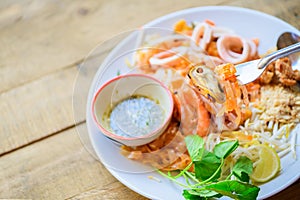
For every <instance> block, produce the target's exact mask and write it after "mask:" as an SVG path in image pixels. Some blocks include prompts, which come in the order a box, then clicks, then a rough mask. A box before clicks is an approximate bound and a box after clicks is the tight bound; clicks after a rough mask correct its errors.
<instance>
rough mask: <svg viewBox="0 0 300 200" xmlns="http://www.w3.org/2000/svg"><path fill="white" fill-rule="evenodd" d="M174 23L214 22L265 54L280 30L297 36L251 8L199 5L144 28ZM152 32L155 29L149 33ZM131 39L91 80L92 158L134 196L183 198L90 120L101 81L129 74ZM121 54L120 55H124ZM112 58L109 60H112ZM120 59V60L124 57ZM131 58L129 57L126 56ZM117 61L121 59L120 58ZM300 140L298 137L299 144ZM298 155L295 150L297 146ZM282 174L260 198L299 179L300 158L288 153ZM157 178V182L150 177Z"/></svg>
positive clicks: (177, 189)
mask: <svg viewBox="0 0 300 200" xmlns="http://www.w3.org/2000/svg"><path fill="white" fill-rule="evenodd" d="M179 19H186V20H187V21H189V22H191V21H203V20H205V19H211V20H213V21H214V22H215V23H216V24H217V25H218V26H224V27H228V28H230V29H233V30H234V31H235V32H236V33H237V34H239V35H241V36H244V37H246V38H259V39H260V45H259V53H264V52H266V51H267V50H268V49H270V48H272V47H274V46H275V45H276V39H277V38H278V36H279V35H280V34H281V33H282V32H284V31H293V32H296V33H298V34H300V32H299V31H298V30H297V29H296V28H294V27H292V26H291V25H289V24H288V23H286V22H284V21H282V20H280V19H278V18H275V17H273V16H270V15H267V14H264V13H261V12H257V11H254V10H249V9H244V8H238V7H225V6H212V7H199V8H192V9H187V10H182V11H179V12H175V13H172V14H169V15H166V16H163V17H161V18H158V19H156V20H154V21H152V22H150V23H148V24H146V25H145V26H144V27H161V28H166V29H171V28H172V26H173V24H174V23H175V22H176V21H178V20H179ZM153 30H154V31H155V28H154V29H153ZM135 40H136V35H135V33H132V34H131V35H130V36H129V37H127V38H126V39H125V40H123V41H122V42H121V43H120V44H119V45H117V47H116V48H115V49H114V50H113V51H112V52H111V53H110V54H109V56H108V57H107V58H106V59H105V61H104V62H103V64H102V65H101V67H100V68H99V70H98V72H97V74H96V75H95V77H94V80H93V83H92V87H91V88H90V91H89V97H88V105H87V112H86V119H87V127H88V132H89V137H90V139H91V141H92V145H93V147H94V149H95V151H96V153H97V156H98V157H99V159H100V160H101V161H102V163H103V164H104V165H105V166H106V167H107V169H108V170H109V171H110V173H111V174H112V175H113V176H115V177H116V178H117V179H118V180H119V181H120V182H122V183H123V184H124V185H126V186H127V187H129V188H130V189H132V190H134V191H135V192H137V193H139V194H141V195H143V196H145V197H148V198H150V199H183V197H182V188H180V187H179V186H177V185H174V184H173V183H171V182H170V181H169V180H167V179H165V178H163V177H162V176H160V175H159V174H157V173H156V172H153V170H152V169H151V168H149V167H145V166H144V165H141V164H139V163H136V162H133V161H130V160H128V159H126V158H124V157H123V156H122V155H120V152H119V151H120V150H119V146H118V145H116V144H115V143H113V142H111V141H110V140H108V139H107V138H105V137H104V136H103V135H102V134H101V133H100V132H99V131H98V129H97V127H96V125H95V123H94V122H93V120H92V117H91V105H90V103H91V99H92V96H93V95H94V93H95V91H96V89H97V88H99V87H100V85H101V84H103V83H104V82H105V81H107V80H109V79H111V78H113V77H114V76H116V75H117V74H118V73H130V71H131V69H129V68H127V67H126V65H125V64H124V61H125V59H126V57H128V56H129V55H130V52H131V51H130V50H132V49H134V48H135V46H134V45H135ZM124 52H125V53H124ZM116 57H117V58H118V59H117V60H114V59H115V58H116ZM123 57H124V58H123ZM129 57H130V56H129ZM120 58H121V59H120ZM299 139H300V137H298V142H297V143H298V144H299V143H300V141H299ZM296 151H297V155H298V156H300V147H297V150H296ZM281 162H282V170H281V172H280V175H279V176H277V177H276V178H275V179H273V180H271V181H270V182H268V183H266V184H263V185H261V186H260V188H261V190H260V193H259V199H264V198H267V197H269V196H271V195H274V194H276V193H278V192H279V191H281V190H283V189H285V188H286V187H288V186H289V185H290V184H292V183H293V182H295V181H296V180H297V179H298V178H299V177H300V171H299V169H298V168H299V166H300V160H299V159H298V160H295V159H294V158H293V157H292V156H291V155H290V154H288V155H286V156H285V157H284V158H282V159H281ZM149 176H153V177H156V178H158V179H159V180H160V182H158V181H155V180H153V179H149Z"/></svg>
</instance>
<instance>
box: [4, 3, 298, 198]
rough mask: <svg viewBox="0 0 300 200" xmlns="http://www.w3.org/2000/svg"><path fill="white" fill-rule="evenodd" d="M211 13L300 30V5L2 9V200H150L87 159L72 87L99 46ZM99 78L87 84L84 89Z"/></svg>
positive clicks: (287, 194) (294, 190)
mask: <svg viewBox="0 0 300 200" xmlns="http://www.w3.org/2000/svg"><path fill="white" fill-rule="evenodd" d="M205 5H230V6H240V7H246V8H251V9H255V10H259V11H262V12H265V13H268V14H271V15H274V16H276V17H278V18H280V19H283V20H285V21H287V22H288V23H290V24H291V25H293V26H295V27H296V28H298V29H299V28H300V23H299V20H300V4H299V2H298V1H295V0H278V1H273V0H253V1H243V0H211V1H205V2H204V1H199V0H191V1H181V0H173V1H172V2H171V1H161V0H144V1H138V0H128V1H123V0H110V1H104V0H99V1H93V0H86V1H80V0H64V1H58V0H44V1H39V0H23V1H18V0H2V1H0V45H1V50H0V82H1V84H0V111H1V114H0V198H21V199H24V198H27V199H141V200H144V199H146V198H144V197H142V196H140V195H139V194H137V193H135V192H133V191H131V190H130V189H128V188H127V187H125V186H124V185H122V184H121V183H120V182H119V181H117V180H116V179H115V178H114V177H112V176H111V175H110V174H109V172H108V171H107V170H106V169H105V168H104V166H103V165H102V164H101V163H100V162H99V161H98V160H96V159H94V157H93V156H92V154H91V153H89V152H91V151H92V149H91V146H90V145H87V142H88V141H87V140H83V139H86V138H79V135H78V131H80V129H82V128H83V127H84V125H85V124H84V120H85V110H80V112H78V113H77V114H78V115H76V118H75V120H74V116H73V108H72V99H73V97H74V96H73V95H74V94H73V86H74V81H75V80H76V78H77V74H78V71H79V66H80V65H81V64H82V61H84V58H85V57H86V56H87V55H88V53H89V52H90V51H91V50H92V49H93V48H94V47H95V46H96V45H97V44H99V43H101V42H103V41H107V40H108V39H109V38H111V37H112V36H114V35H116V34H119V33H120V32H123V31H127V30H130V29H134V28H136V27H140V26H141V25H143V24H145V23H147V22H149V21H151V20H153V19H155V18H157V17H160V16H162V15H165V14H168V13H170V12H173V11H177V10H182V9H186V8H191V7H197V6H205ZM109 48H110V47H109ZM109 48H108V49H109ZM106 53H107V51H106V50H105V51H103V52H100V53H99V54H98V55H99V57H98V58H100V57H101V56H102V57H101V59H102V58H103V57H104V56H105V55H106ZM88 60H89V61H91V63H90V64H93V58H92V59H88ZM95 62H96V65H97V62H99V60H97V61H95ZM95 70H96V69H95V68H92V71H88V72H87V76H86V77H85V76H84V75H83V76H82V82H81V83H83V85H82V87H83V88H88V87H89V84H90V82H89V81H90V77H89V76H90V74H92V73H94V72H95ZM83 74H84V73H83ZM85 79H86V80H87V81H86V82H85V81H84V80H85ZM77 95H78V96H79V97H80V96H82V97H85V96H86V95H87V91H86V90H82V91H80V90H79V92H78V93H77ZM78 96H77V99H79V100H78V102H77V103H78V107H80V108H84V105H85V100H84V98H83V99H80V98H78ZM76 122H79V124H81V125H80V126H78V127H76V128H77V129H75V124H76ZM80 139H81V140H80ZM83 143H84V144H85V147H84V146H83V145H82V144H83ZM86 148H87V149H86ZM299 188H300V181H299V180H298V181H297V182H296V183H295V184H293V185H292V186H290V187H289V188H287V189H286V190H284V191H283V192H280V193H279V194H277V195H275V196H273V197H271V198H270V199H272V200H273V199H274V200H275V199H289V200H293V199H297V198H298V196H299V195H300V190H299Z"/></svg>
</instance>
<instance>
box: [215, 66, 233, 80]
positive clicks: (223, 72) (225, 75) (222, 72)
mask: <svg viewBox="0 0 300 200" xmlns="http://www.w3.org/2000/svg"><path fill="white" fill-rule="evenodd" d="M215 71H216V72H217V73H218V75H219V76H220V77H221V78H222V79H223V80H225V81H227V80H229V81H231V82H234V81H236V80H237V79H236V76H235V73H236V69H235V67H234V65H233V64H231V63H227V64H223V65H219V66H217V67H216V68H215Z"/></svg>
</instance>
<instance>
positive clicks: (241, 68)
mask: <svg viewBox="0 0 300 200" xmlns="http://www.w3.org/2000/svg"><path fill="white" fill-rule="evenodd" d="M296 52H300V42H298V43H296V44H293V45H290V46H288V47H285V48H283V49H280V50H278V51H275V52H273V53H271V54H269V55H267V56H265V57H264V58H261V59H257V60H253V61H250V62H245V63H242V64H238V65H236V70H237V72H236V76H237V79H238V80H239V81H240V82H241V84H247V83H250V82H252V81H254V80H256V79H257V78H258V77H259V76H260V75H261V74H262V73H263V71H264V70H265V68H266V66H267V65H268V64H270V63H271V62H273V61H274V60H276V59H278V58H282V57H285V56H288V55H291V54H293V53H296Z"/></svg>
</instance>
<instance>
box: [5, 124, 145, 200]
mask: <svg viewBox="0 0 300 200" xmlns="http://www.w3.org/2000/svg"><path fill="white" fill-rule="evenodd" d="M81 126H84V125H81ZM0 171H1V173H0V198H9V199H11V198H14V199H16V198H18V199H25V198H26V199H66V198H72V199H79V198H80V199H81V198H83V199H94V197H95V198H98V199H102V197H107V198H108V199H117V198H118V199H119V198H120V199H129V198H131V197H133V199H144V198H143V197H141V196H140V195H138V194H136V193H134V192H133V191H131V190H130V189H128V188H126V187H124V186H123V185H122V184H121V183H120V182H119V181H117V180H116V179H115V178H114V177H112V176H111V175H110V173H109V172H108V171H107V170H106V169H105V168H104V166H103V165H102V164H101V163H100V162H99V161H98V160H96V159H95V158H94V157H92V156H91V155H90V154H89V153H88V151H86V149H85V148H84V146H83V145H82V143H81V141H80V139H79V137H78V135H77V134H76V130H75V128H72V129H69V130H67V131H64V132H63V133H62V134H59V135H55V136H53V137H51V138H48V139H46V140H43V141H40V142H37V143H35V144H34V145H30V146H27V147H24V148H22V149H20V150H18V151H15V152H13V153H10V154H7V155H5V156H3V157H1V159H0ZM3 172H4V173H3Z"/></svg>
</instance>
